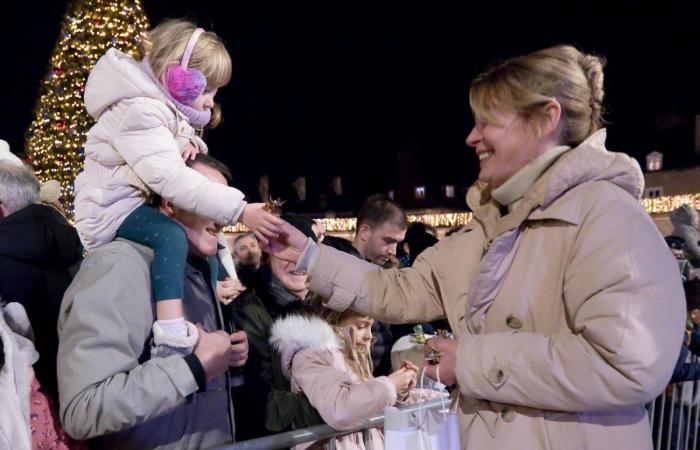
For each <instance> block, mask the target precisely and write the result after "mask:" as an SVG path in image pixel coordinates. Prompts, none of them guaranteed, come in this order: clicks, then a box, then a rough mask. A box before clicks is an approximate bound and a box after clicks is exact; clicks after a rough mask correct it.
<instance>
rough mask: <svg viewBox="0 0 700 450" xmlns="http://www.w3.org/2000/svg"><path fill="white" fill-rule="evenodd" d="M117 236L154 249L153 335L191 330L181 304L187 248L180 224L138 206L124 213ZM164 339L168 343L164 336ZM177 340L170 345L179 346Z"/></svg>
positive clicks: (152, 269)
mask: <svg viewBox="0 0 700 450" xmlns="http://www.w3.org/2000/svg"><path fill="white" fill-rule="evenodd" d="M117 236H118V237H122V238H125V239H129V240H131V241H134V242H137V243H139V244H142V245H146V246H148V247H150V248H152V249H153V262H152V263H151V283H152V287H153V298H154V301H155V302H156V318H157V321H156V326H154V335H155V336H156V338H158V337H159V336H160V335H161V334H163V333H164V334H165V335H172V336H175V337H178V336H188V334H191V333H190V331H191V327H188V326H187V323H186V322H185V319H184V311H183V308H182V296H183V285H184V278H185V261H186V259H187V251H188V244H187V236H186V235H185V231H184V230H183V229H182V227H181V226H180V225H178V224H177V223H176V222H175V221H174V220H172V219H170V218H169V217H167V216H165V215H164V214H161V213H160V212H159V211H158V210H157V209H156V208H153V207H149V206H141V207H139V208H137V209H136V210H134V212H132V213H131V214H129V216H127V218H126V219H125V220H124V223H123V224H122V225H121V227H120V228H119V230H118V232H117ZM176 341H177V340H176ZM164 343H165V344H166V345H168V342H167V339H166V342H164ZM179 344H180V342H179V341H177V342H176V343H173V344H172V345H173V346H175V347H181V345H179ZM188 347H189V345H188Z"/></svg>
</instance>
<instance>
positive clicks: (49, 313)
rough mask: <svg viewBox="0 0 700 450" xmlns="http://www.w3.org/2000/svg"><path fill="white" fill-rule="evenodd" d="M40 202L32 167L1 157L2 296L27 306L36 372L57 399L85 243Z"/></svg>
mask: <svg viewBox="0 0 700 450" xmlns="http://www.w3.org/2000/svg"><path fill="white" fill-rule="evenodd" d="M38 201H39V181H38V180H37V179H36V177H35V176H34V174H33V173H32V172H31V170H30V169H29V168H27V167H25V166H19V165H15V164H12V163H8V162H5V161H2V162H0V273H2V277H0V298H1V299H2V301H4V302H18V303H20V304H22V306H24V308H25V310H26V311H27V315H28V317H29V321H30V322H31V324H32V328H33V330H34V339H35V345H36V349H37V351H38V352H39V361H37V363H36V364H35V365H34V370H35V372H36V377H37V379H38V380H39V382H40V383H41V384H42V386H44V388H46V390H47V391H48V393H49V394H51V395H52V396H53V397H54V398H58V397H57V396H58V387H57V381H56V353H57V352H58V332H57V330H56V325H57V322H58V313H59V309H60V306H61V300H62V298H63V293H64V292H65V290H66V288H67V287H68V285H69V284H70V283H71V281H72V279H73V276H74V275H75V273H76V272H77V269H78V266H79V262H80V261H81V259H82V253H83V248H82V245H81V243H80V239H79V238H78V233H77V232H76V230H75V228H73V227H72V226H71V225H70V224H69V223H68V222H67V221H66V219H65V218H63V216H62V215H61V214H60V213H59V212H58V211H56V210H55V209H54V208H52V207H50V206H47V205H42V204H38V203H37V202H38Z"/></svg>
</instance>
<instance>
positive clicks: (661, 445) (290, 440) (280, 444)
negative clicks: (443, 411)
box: [215, 359, 700, 450]
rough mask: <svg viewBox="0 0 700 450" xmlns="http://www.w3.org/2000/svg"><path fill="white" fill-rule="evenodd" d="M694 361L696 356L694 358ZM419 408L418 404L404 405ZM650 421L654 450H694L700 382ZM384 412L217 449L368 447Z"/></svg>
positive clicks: (432, 405) (657, 409)
mask: <svg viewBox="0 0 700 450" xmlns="http://www.w3.org/2000/svg"><path fill="white" fill-rule="evenodd" d="M693 360H694V361H695V359H693ZM441 406H442V400H441V399H439V398H435V399H430V400H428V401H426V402H425V403H424V408H425V409H427V410H435V409H440V407H441ZM402 409H405V410H408V411H417V410H418V405H410V406H407V407H405V408H402ZM646 409H647V412H648V415H649V422H650V424H651V433H652V440H653V443H654V450H693V449H697V448H698V444H699V442H698V423H699V421H700V381H687V382H682V383H675V384H671V385H669V386H668V387H667V388H666V390H665V391H664V392H662V393H661V395H659V396H658V397H656V399H654V401H653V402H651V403H649V404H647V405H646ZM383 423H384V415H378V416H376V417H372V418H371V419H369V420H368V421H367V422H366V423H365V424H364V425H362V426H359V427H357V428H354V429H352V430H345V431H336V430H334V429H333V428H331V427H329V426H328V425H316V426H314V427H309V428H304V429H301V430H294V431H287V432H285V433H279V434H274V435H271V436H265V437H262V438H258V439H251V440H249V441H242V442H237V443H235V444H227V445H223V446H221V447H216V448H215V450H276V449H284V448H289V447H293V446H294V445H297V444H303V443H307V442H314V441H318V440H322V439H328V438H330V437H337V436H343V435H346V434H350V433H356V432H358V431H362V432H363V433H364V440H365V446H368V440H369V429H370V428H375V427H379V426H382V425H383ZM326 448H327V449H328V450H335V440H334V439H332V440H330V441H329V443H328V446H327V447H326Z"/></svg>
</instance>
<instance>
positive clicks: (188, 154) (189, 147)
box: [181, 142, 197, 161]
mask: <svg viewBox="0 0 700 450" xmlns="http://www.w3.org/2000/svg"><path fill="white" fill-rule="evenodd" d="M181 152H182V160H183V161H187V160H188V159H194V158H195V157H196V156H197V147H195V146H194V144H192V143H191V142H188V143H187V144H185V146H184V147H183V148H182V150H181Z"/></svg>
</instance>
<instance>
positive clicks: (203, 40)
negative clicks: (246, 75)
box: [142, 19, 233, 128]
mask: <svg viewBox="0 0 700 450" xmlns="http://www.w3.org/2000/svg"><path fill="white" fill-rule="evenodd" d="M196 28H197V26H196V25H195V24H193V23H192V22H189V21H187V20H182V19H168V20H165V21H163V22H162V23H160V24H159V25H158V26H156V27H155V28H153V29H152V30H150V31H148V32H147V33H146V35H145V36H144V39H143V40H142V42H143V53H144V56H146V57H148V62H149V63H150V65H151V69H152V70H153V73H154V74H155V75H156V77H158V79H159V80H162V79H163V77H164V75H165V72H166V70H167V68H168V66H170V65H171V64H180V60H181V59H182V55H183V54H184V53H185V47H186V46H187V41H189V39H190V36H192V33H193V32H194V30H195V29H196ZM187 67H188V68H189V69H197V70H200V71H201V72H202V73H203V74H204V77H205V78H206V80H207V88H212V89H213V88H219V87H222V86H225V85H227V84H228V82H229V81H230V80H231V72H232V71H233V63H232V62H231V56H230V55H229V53H228V50H226V47H225V45H224V42H223V41H222V40H221V38H219V36H217V35H216V34H215V33H213V32H211V31H205V32H204V33H202V34H201V35H200V36H199V38H198V39H197V43H196V44H195V46H194V49H193V51H192V56H191V57H190V61H189V63H188V65H187ZM220 122H221V109H220V107H219V105H218V104H217V105H215V106H214V108H213V109H212V118H211V121H210V122H209V126H210V127H212V128H213V127H215V126H216V125H218V124H219V123H220Z"/></svg>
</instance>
